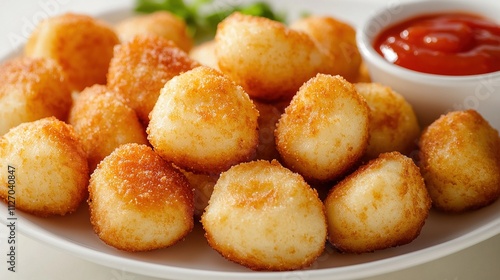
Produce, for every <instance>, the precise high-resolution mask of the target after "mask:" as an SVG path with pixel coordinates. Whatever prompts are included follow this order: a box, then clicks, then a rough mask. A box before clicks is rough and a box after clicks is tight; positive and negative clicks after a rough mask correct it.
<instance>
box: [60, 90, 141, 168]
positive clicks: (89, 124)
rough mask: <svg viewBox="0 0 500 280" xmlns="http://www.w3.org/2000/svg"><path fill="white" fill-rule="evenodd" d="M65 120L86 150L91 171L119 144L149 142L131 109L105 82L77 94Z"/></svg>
mask: <svg viewBox="0 0 500 280" xmlns="http://www.w3.org/2000/svg"><path fill="white" fill-rule="evenodd" d="M68 122H69V123H70V124H71V125H73V127H74V129H75V132H76V134H77V135H78V137H79V138H80V140H81V142H82V144H83V146H84V148H85V151H86V152H87V156H88V161H89V168H90V170H91V171H93V170H94V169H95V168H96V166H97V164H98V163H99V162H101V160H102V159H104V157H106V156H107V155H109V154H111V152H113V150H114V149H116V148H117V147H118V146H120V145H122V144H125V143H139V144H149V142H148V140H147V138H146V131H145V129H144V128H143V126H142V125H141V123H140V122H139V119H138V118H137V116H136V114H135V112H134V110H132V109H131V108H130V107H128V106H127V105H126V104H125V102H124V101H123V99H122V98H120V96H118V95H117V94H116V93H112V92H110V91H109V90H108V89H107V88H106V86H104V85H94V86H91V87H88V88H85V89H84V90H83V91H82V92H81V93H80V94H79V95H78V96H77V98H76V99H75V103H74V104H73V107H72V108H71V111H70V115H69V119H68Z"/></svg>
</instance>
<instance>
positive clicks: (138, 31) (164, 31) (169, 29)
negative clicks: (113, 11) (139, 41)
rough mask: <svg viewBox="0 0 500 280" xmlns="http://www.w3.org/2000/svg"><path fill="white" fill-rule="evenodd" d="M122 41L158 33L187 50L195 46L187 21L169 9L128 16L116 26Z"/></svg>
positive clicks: (157, 34)
mask: <svg viewBox="0 0 500 280" xmlns="http://www.w3.org/2000/svg"><path fill="white" fill-rule="evenodd" d="M115 30H116V33H117V34H118V36H119V37H120V39H121V41H122V42H126V41H129V40H132V39H133V38H134V37H135V36H136V35H148V34H150V35H156V36H160V37H163V38H165V39H167V40H171V41H172V42H174V43H175V45H176V46H178V47H179V48H180V49H182V50H183V51H185V52H189V51H190V50H191V48H192V47H193V39H192V38H191V37H190V36H189V34H188V31H187V26H186V23H185V22H184V21H183V20H182V19H181V18H179V17H177V16H176V15H174V14H172V13H170V12H168V11H156V12H153V13H150V14H143V15H136V16H133V17H130V18H127V19H125V20H123V21H121V22H120V23H118V24H117V25H116V27H115Z"/></svg>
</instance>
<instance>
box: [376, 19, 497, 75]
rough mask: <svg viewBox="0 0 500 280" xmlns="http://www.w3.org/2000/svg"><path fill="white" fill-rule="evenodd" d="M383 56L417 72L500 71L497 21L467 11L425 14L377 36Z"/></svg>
mask: <svg viewBox="0 0 500 280" xmlns="http://www.w3.org/2000/svg"><path fill="white" fill-rule="evenodd" d="M374 47H375V49H376V50H377V52H378V53H379V54H381V55H382V56H383V57H384V58H385V59H386V60H388V61H390V62H392V63H394V64H396V65H400V66H402V67H404V68H408V69H411V70H415V71H418V72H424V73H430V74H440V75H453V76H458V75H475V74H484V73H490V72H495V71H500V25H498V24H496V23H494V22H492V21H490V20H487V19H485V18H483V17H480V16H477V15H473V14H468V13H440V14H428V15H423V16H419V17H415V18H411V19H409V20H406V21H404V22H401V23H399V24H396V25H394V26H392V27H389V28H388V29H386V30H384V31H382V33H381V34H380V35H379V36H378V37H377V38H376V40H375V42H374Z"/></svg>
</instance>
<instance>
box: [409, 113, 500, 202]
mask: <svg viewBox="0 0 500 280" xmlns="http://www.w3.org/2000/svg"><path fill="white" fill-rule="evenodd" d="M419 146H420V154H419V159H420V163H419V165H420V168H421V170H422V175H423V177H424V179H425V183H426V186H427V188H428V190H429V193H430V195H431V197H432V201H433V205H434V207H436V208H437V209H440V210H442V211H445V212H464V211H467V210H473V209H477V208H481V207H484V206H486V205H489V204H491V203H492V202H494V201H495V200H497V199H498V197H499V196H500V139H499V137H498V132H497V130H495V129H494V128H493V127H491V126H490V124H489V123H488V122H487V121H486V120H485V119H484V118H483V117H482V116H481V115H480V114H479V113H478V112H476V111H474V110H467V111H456V112H450V113H448V114H445V115H443V116H441V117H440V118H439V119H437V120H436V121H434V122H433V123H432V124H431V125H429V126H428V127H427V128H426V129H425V130H424V132H423V133H422V136H421V138H420V142H419Z"/></svg>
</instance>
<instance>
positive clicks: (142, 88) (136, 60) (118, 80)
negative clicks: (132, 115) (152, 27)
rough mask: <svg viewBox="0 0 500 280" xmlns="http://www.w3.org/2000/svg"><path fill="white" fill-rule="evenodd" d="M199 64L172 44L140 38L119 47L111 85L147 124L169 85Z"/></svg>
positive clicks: (156, 38)
mask: <svg viewBox="0 0 500 280" xmlns="http://www.w3.org/2000/svg"><path fill="white" fill-rule="evenodd" d="M198 65H199V64H198V63H197V62H195V61H194V60H192V59H191V58H189V56H188V55H187V54H186V53H185V52H184V51H182V50H181V49H179V48H178V47H177V46H175V44H174V43H172V42H171V41H169V40H167V39H164V38H161V37H158V36H153V35H138V36H136V37H134V38H133V39H131V40H130V41H127V42H124V43H122V44H121V45H119V46H117V47H116V48H115V51H114V55H113V59H112V60H111V63H110V65H109V72H108V84H107V85H108V88H109V89H110V90H112V91H114V92H116V93H118V94H120V95H121V96H122V97H123V98H124V99H125V101H126V102H127V105H128V106H130V107H131V108H132V109H134V110H135V111H136V113H137V116H138V117H139V119H140V120H141V121H142V122H143V123H144V124H146V125H147V123H148V122H149V118H148V115H149V113H150V112H151V110H152V109H153V107H154V105H155V103H156V100H157V99H158V96H159V95H160V89H161V88H162V87H163V86H164V85H165V83H166V82H167V81H169V80H170V79H172V78H173V77H175V76H177V75H178V74H180V73H182V72H185V71H188V70H191V69H192V68H194V67H196V66H198Z"/></svg>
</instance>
